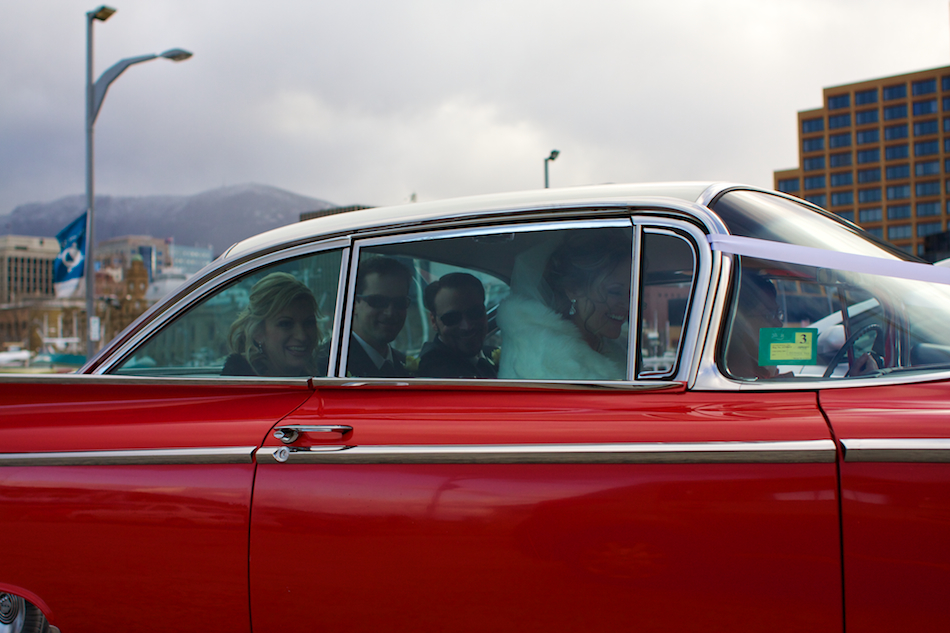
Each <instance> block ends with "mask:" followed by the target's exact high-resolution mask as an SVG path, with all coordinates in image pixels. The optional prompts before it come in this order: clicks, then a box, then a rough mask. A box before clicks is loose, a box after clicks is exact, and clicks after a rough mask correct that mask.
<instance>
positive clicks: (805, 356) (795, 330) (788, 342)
mask: <svg viewBox="0 0 950 633" xmlns="http://www.w3.org/2000/svg"><path fill="white" fill-rule="evenodd" d="M817 364H818V330H817V329H815V328H804V327H764V328H761V329H760V330H759V365H762V366H769V365H817Z"/></svg>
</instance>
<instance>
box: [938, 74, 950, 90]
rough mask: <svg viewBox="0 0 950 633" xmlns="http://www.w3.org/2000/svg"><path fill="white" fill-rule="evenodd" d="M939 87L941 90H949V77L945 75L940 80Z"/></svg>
mask: <svg viewBox="0 0 950 633" xmlns="http://www.w3.org/2000/svg"><path fill="white" fill-rule="evenodd" d="M940 87H941V89H942V90H950V75H947V76H946V77H943V78H942V79H941V80H940Z"/></svg>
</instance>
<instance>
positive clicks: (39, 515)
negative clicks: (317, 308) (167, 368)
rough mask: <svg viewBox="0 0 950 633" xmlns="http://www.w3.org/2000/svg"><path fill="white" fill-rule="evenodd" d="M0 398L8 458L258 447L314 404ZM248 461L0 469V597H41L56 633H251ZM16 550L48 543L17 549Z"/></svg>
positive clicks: (232, 393) (184, 390)
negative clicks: (1, 593) (0, 573)
mask: <svg viewBox="0 0 950 633" xmlns="http://www.w3.org/2000/svg"><path fill="white" fill-rule="evenodd" d="M2 387H3V392H2V398H0V428H2V429H3V433H4V438H5V442H4V446H3V447H2V448H0V453H7V454H9V453H41V452H47V453H48V452H57V453H58V452H63V451H70V452H75V451H99V450H112V451H114V450H120V449H140V450H141V449H164V448H180V447H235V446H251V447H253V446H257V445H259V443H260V441H261V439H262V438H263V436H264V435H265V434H266V433H267V431H268V429H269V428H270V427H271V426H273V424H274V423H275V422H276V421H277V420H279V419H280V418H282V417H283V416H285V415H286V414H287V413H288V412H290V411H291V410H293V409H294V408H295V407H297V406H298V405H299V404H300V403H301V402H303V401H304V400H305V399H306V398H307V397H309V395H310V391H309V390H307V389H306V388H303V389H301V388H299V387H298V388H287V387H273V386H271V387H268V386H266V385H246V386H242V387H234V386H229V387H224V386H222V387H215V386H207V385H205V386H195V385H189V386H183V385H177V386H176V385H132V384H123V385H121V386H117V384H109V383H108V382H106V381H101V380H100V381H95V380H89V381H86V382H85V383H84V384H78V383H70V384H56V385H51V384H49V383H48V382H47V383H45V384H44V383H39V384H24V383H19V384H4V385H3V386H2ZM130 419H131V420H134V422H130ZM247 461H248V463H230V464H210V463H209V464H152V465H116V464H113V465H83V464H76V465H57V466H6V467H3V468H0V512H2V514H3V517H4V520H3V521H2V522H0V542H3V543H7V544H8V545H9V546H8V547H6V548H5V550H4V558H3V570H4V583H5V587H4V588H5V589H6V590H8V591H13V592H15V593H20V594H21V595H25V596H33V595H35V596H38V597H40V598H41V600H40V601H39V602H37V603H36V604H38V605H39V606H45V610H46V614H47V617H48V618H49V619H50V621H51V623H52V624H54V625H56V626H58V627H59V628H60V629H61V630H63V631H70V632H76V631H104V630H113V631H120V630H167V629H169V628H177V627H178V626H182V627H185V628H187V629H189V630H202V631H246V630H248V629H249V625H250V616H249V613H248V596H247V528H248V521H249V510H250V501H251V486H252V484H253V478H254V464H253V463H252V462H251V461H250V460H247ZM25 541H29V542H40V543H42V544H43V546H42V547H40V548H34V547H30V548H26V547H17V546H15V544H16V543H18V542H25ZM80 579H81V582H77V581H79V580H80ZM115 596H122V598H123V599H121V600H116V599H115V598H114V597H115ZM173 622H174V623H176V624H171V623H173Z"/></svg>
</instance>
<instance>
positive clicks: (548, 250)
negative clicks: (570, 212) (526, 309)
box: [510, 231, 565, 309]
mask: <svg viewBox="0 0 950 633" xmlns="http://www.w3.org/2000/svg"><path fill="white" fill-rule="evenodd" d="M564 236H565V232H564V231H551V232H550V233H549V235H547V236H546V237H545V239H544V240H542V241H541V242H538V243H537V244H535V245H534V246H532V247H531V248H529V249H527V250H526V251H524V252H522V253H519V254H518V256H517V257H515V265H514V268H513V269H512V271H511V286H510V287H511V294H513V295H518V296H520V297H524V298H525V299H534V300H535V301H540V302H541V303H543V304H544V305H546V306H548V307H549V308H552V309H553V308H554V291H553V290H552V289H551V286H549V285H548V282H547V281H546V280H545V279H544V271H545V269H546V268H547V265H548V260H549V259H551V254H552V253H554V251H555V250H557V247H558V246H560V245H561V243H562V242H564Z"/></svg>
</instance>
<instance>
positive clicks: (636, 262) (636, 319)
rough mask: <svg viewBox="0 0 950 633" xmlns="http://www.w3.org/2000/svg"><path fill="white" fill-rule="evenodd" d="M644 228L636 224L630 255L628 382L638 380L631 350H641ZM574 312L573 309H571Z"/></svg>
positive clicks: (634, 355) (635, 357)
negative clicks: (638, 325)
mask: <svg viewBox="0 0 950 633" xmlns="http://www.w3.org/2000/svg"><path fill="white" fill-rule="evenodd" d="M642 253H643V226H642V225H639V224H637V223H636V222H634V224H633V244H632V252H631V253H630V258H631V259H630V263H631V268H630V303H629V306H630V312H629V314H628V315H627V376H626V377H627V380H636V379H637V359H638V358H639V357H640V355H639V354H631V353H630V350H633V349H639V348H638V347H637V345H639V344H640V336H639V334H640V329H641V328H639V327H636V326H635V325H630V324H631V323H633V324H638V323H640V297H641V296H642V295H643V293H642V292H641V288H640V279H641V277H642V276H643V257H642V256H641V255H642ZM571 309H572V310H573V308H571Z"/></svg>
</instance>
